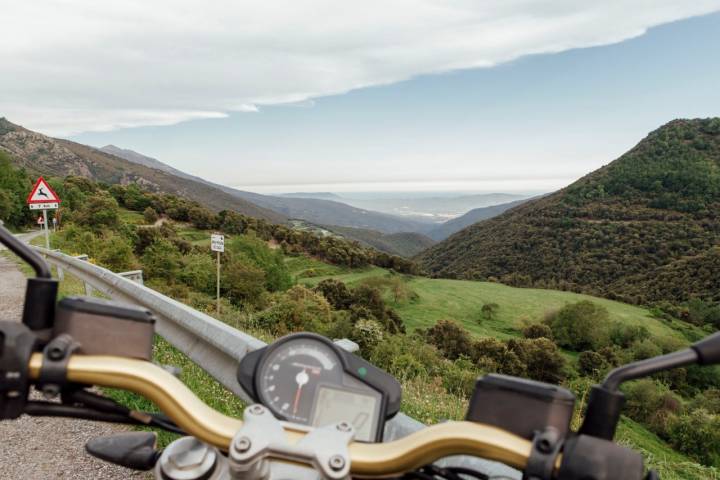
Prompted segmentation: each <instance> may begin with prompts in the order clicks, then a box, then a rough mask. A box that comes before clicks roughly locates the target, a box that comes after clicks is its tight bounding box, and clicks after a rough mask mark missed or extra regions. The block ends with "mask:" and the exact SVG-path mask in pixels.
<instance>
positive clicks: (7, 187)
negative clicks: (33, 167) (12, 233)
mask: <svg viewBox="0 0 720 480" xmlns="http://www.w3.org/2000/svg"><path fill="white" fill-rule="evenodd" d="M31 187H32V183H31V180H30V177H29V176H28V174H27V173H26V172H25V171H24V170H16V169H14V168H12V166H11V164H10V158H9V157H8V156H7V154H6V153H5V152H3V151H1V150H0V220H2V221H3V222H5V224H6V225H7V226H8V227H14V228H18V227H22V226H25V225H27V224H28V223H30V222H31V221H32V219H33V213H34V212H30V210H29V209H28V208H27V205H25V199H26V198H27V195H28V193H29V192H30V188H31Z"/></svg>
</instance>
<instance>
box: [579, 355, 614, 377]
mask: <svg viewBox="0 0 720 480" xmlns="http://www.w3.org/2000/svg"><path fill="white" fill-rule="evenodd" d="M607 367H608V362H607V360H606V359H605V357H603V356H602V355H601V354H599V353H597V352H593V351H592V350H586V351H584V352H580V355H578V371H579V372H580V373H581V374H582V375H587V376H588V377H593V378H597V377H599V376H600V375H601V374H602V373H603V372H604V371H605V370H606V369H607Z"/></svg>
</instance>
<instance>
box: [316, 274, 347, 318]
mask: <svg viewBox="0 0 720 480" xmlns="http://www.w3.org/2000/svg"><path fill="white" fill-rule="evenodd" d="M314 290H315V291H316V292H319V293H321V294H322V295H323V296H324V297H325V298H326V299H327V301H328V302H329V303H330V305H332V306H333V308H336V309H338V310H345V309H347V308H349V307H350V304H351V303H352V301H353V298H352V294H351V293H350V289H348V288H347V285H345V284H344V283H343V282H341V281H340V280H335V279H334V278H328V279H326V280H323V281H322V282H320V283H318V284H317V286H315V288H314Z"/></svg>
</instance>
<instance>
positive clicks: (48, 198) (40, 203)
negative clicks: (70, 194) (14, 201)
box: [27, 177, 60, 250]
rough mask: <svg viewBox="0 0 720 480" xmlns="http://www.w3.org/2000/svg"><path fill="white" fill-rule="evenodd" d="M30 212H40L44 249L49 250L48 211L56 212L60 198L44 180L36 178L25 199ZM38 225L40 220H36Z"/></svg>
mask: <svg viewBox="0 0 720 480" xmlns="http://www.w3.org/2000/svg"><path fill="white" fill-rule="evenodd" d="M27 203H28V206H29V207H30V210H42V212H43V213H42V224H41V225H42V228H43V229H44V230H45V248H47V249H48V250H50V227H49V226H48V216H47V211H48V210H57V209H58V208H59V207H60V197H59V196H58V194H57V193H55V192H54V191H53V189H52V188H50V185H48V183H47V182H46V181H45V179H44V178H42V177H40V178H38V181H37V182H35V186H34V187H33V189H32V191H31V192H30V195H28V198H27ZM38 223H40V219H39V218H38Z"/></svg>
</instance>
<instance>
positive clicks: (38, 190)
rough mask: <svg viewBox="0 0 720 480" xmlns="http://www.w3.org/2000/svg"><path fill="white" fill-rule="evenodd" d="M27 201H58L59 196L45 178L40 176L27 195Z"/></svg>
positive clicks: (29, 202)
mask: <svg viewBox="0 0 720 480" xmlns="http://www.w3.org/2000/svg"><path fill="white" fill-rule="evenodd" d="M27 203H28V204H33V203H60V197H58V195H57V193H55V192H54V191H53V189H52V188H50V185H48V184H47V182H46V181H45V179H44V178H42V177H40V178H38V181H37V182H36V183H35V186H34V187H33V189H32V191H31V192H30V195H28V198H27Z"/></svg>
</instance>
